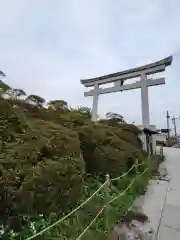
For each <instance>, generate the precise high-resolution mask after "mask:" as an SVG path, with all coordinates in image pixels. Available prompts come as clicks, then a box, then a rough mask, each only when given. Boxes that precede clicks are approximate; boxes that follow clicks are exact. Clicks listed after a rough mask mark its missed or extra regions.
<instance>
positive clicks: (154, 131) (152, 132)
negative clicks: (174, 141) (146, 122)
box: [142, 128, 159, 134]
mask: <svg viewBox="0 0 180 240" xmlns="http://www.w3.org/2000/svg"><path fill="white" fill-rule="evenodd" d="M142 131H143V132H144V133H150V134H159V132H158V131H156V130H152V129H150V128H143V129H142Z"/></svg>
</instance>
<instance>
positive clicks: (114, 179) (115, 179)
mask: <svg viewBox="0 0 180 240" xmlns="http://www.w3.org/2000/svg"><path fill="white" fill-rule="evenodd" d="M134 167H135V164H134V165H133V166H132V167H131V168H130V169H129V170H128V171H127V172H125V173H124V174H123V175H121V176H120V177H117V178H112V179H111V181H112V182H113V181H117V180H119V179H121V178H123V177H125V176H126V175H127V174H128V173H129V172H130V171H131V170H132V169H133V168H134Z"/></svg>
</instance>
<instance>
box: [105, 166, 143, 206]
mask: <svg viewBox="0 0 180 240" xmlns="http://www.w3.org/2000/svg"><path fill="white" fill-rule="evenodd" d="M147 170H148V168H146V169H145V170H144V172H143V173H141V174H140V175H139V176H138V177H140V176H142V175H143V174H144V173H145V172H146V171H147ZM138 177H136V178H134V179H133V180H132V182H131V183H130V184H129V186H128V187H127V188H126V189H125V190H124V191H123V192H122V193H120V194H119V195H118V196H116V197H115V198H113V199H112V200H111V201H110V202H109V204H110V203H112V202H114V201H115V200H117V199H118V198H119V197H122V196H124V194H125V193H126V192H127V191H128V190H129V188H131V187H132V185H133V184H134V182H135V181H136V179H137V178H138Z"/></svg>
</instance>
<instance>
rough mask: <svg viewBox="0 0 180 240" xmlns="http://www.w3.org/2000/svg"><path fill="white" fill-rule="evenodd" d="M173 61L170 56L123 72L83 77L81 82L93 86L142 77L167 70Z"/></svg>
mask: <svg viewBox="0 0 180 240" xmlns="http://www.w3.org/2000/svg"><path fill="white" fill-rule="evenodd" d="M171 63H172V56H169V57H167V58H164V59H162V60H160V61H157V62H154V63H151V64H147V65H144V66H141V67H137V68H131V69H129V70H125V71H122V72H116V73H112V74H108V75H104V76H100V77H96V78H89V79H82V80H81V83H82V84H83V85H84V86H85V87H91V86H94V85H95V83H98V85H101V84H106V83H110V82H114V81H118V80H126V79H131V78H136V77H140V76H141V75H142V74H146V75H150V74H154V73H158V72H163V71H165V68H166V67H167V66H170V65H171Z"/></svg>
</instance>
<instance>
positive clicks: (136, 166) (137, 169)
mask: <svg viewBox="0 0 180 240" xmlns="http://www.w3.org/2000/svg"><path fill="white" fill-rule="evenodd" d="M138 164H139V162H138V158H136V165H135V168H136V174H138V173H139V168H138Z"/></svg>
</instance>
